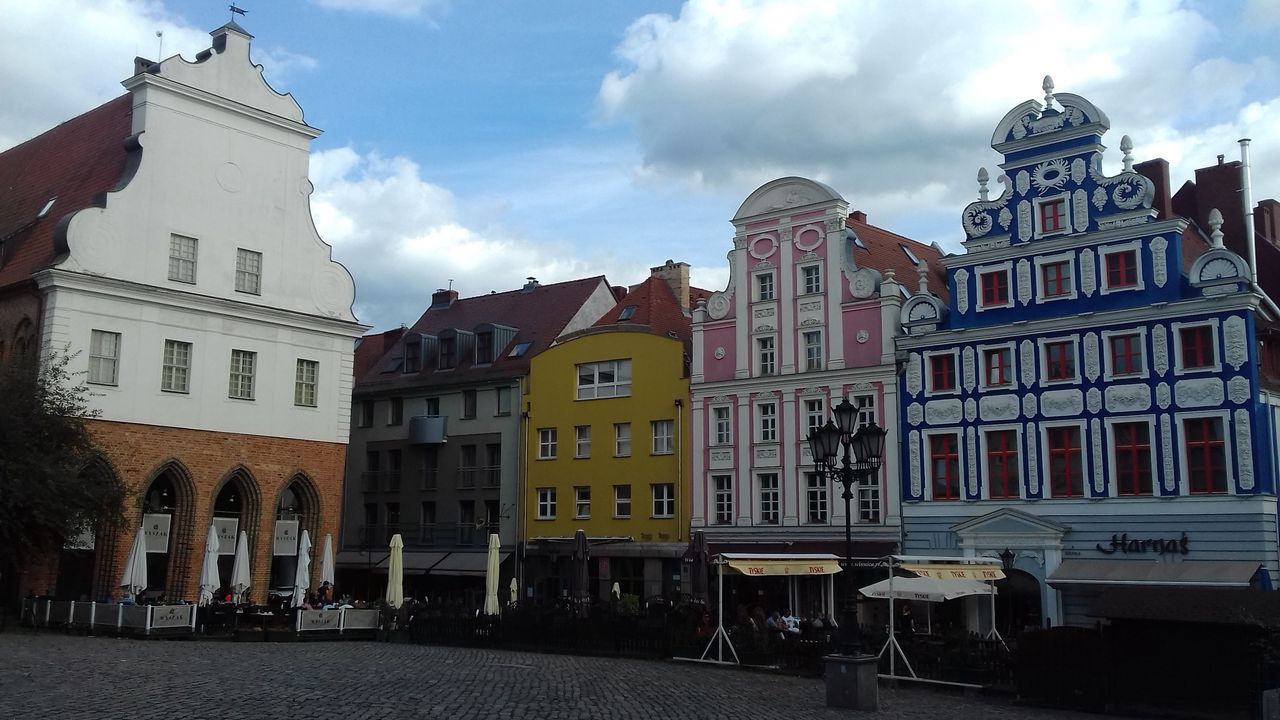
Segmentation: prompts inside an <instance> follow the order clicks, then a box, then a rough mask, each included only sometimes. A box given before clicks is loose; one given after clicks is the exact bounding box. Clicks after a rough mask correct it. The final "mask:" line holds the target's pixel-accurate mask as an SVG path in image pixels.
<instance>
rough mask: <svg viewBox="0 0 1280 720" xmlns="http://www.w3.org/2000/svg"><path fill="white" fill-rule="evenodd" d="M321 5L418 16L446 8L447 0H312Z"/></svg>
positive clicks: (356, 10)
mask: <svg viewBox="0 0 1280 720" xmlns="http://www.w3.org/2000/svg"><path fill="white" fill-rule="evenodd" d="M313 1H314V2H315V3H316V4H317V5H320V6H321V7H327V8H332V9H334V10H347V11H351V12H361V13H372V14H375V15H390V16H392V17H403V18H408V17H419V16H422V15H427V14H429V13H430V12H433V11H445V10H447V9H448V5H449V3H448V0H313Z"/></svg>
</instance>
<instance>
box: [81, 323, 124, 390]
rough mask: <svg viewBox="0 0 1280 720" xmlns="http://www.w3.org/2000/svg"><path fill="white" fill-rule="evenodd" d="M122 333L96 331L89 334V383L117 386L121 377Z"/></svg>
mask: <svg viewBox="0 0 1280 720" xmlns="http://www.w3.org/2000/svg"><path fill="white" fill-rule="evenodd" d="M119 364H120V333H113V332H107V331H105V330H94V331H92V332H90V333H89V382H91V383H93V384H94V385H115V384H116V381H117V379H118V378H117V376H118V375H119Z"/></svg>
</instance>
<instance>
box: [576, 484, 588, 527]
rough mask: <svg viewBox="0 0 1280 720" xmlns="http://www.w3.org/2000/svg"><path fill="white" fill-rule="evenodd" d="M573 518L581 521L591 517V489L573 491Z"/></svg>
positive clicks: (577, 488)
mask: <svg viewBox="0 0 1280 720" xmlns="http://www.w3.org/2000/svg"><path fill="white" fill-rule="evenodd" d="M573 516H574V517H575V518H579V519H582V518H589V517H591V488H590V487H576V488H574V489H573Z"/></svg>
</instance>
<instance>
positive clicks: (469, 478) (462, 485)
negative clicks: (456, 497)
mask: <svg viewBox="0 0 1280 720" xmlns="http://www.w3.org/2000/svg"><path fill="white" fill-rule="evenodd" d="M479 470H480V468H474V467H462V468H458V489H459V490H474V489H475V487H476V475H477V474H478V471H479Z"/></svg>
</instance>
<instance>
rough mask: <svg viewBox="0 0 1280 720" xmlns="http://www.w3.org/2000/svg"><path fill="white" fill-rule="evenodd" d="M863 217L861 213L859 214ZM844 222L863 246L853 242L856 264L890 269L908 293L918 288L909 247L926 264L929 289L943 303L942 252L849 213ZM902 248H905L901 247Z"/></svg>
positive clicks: (944, 295)
mask: <svg viewBox="0 0 1280 720" xmlns="http://www.w3.org/2000/svg"><path fill="white" fill-rule="evenodd" d="M862 217H865V216H862ZM845 226H846V227H848V228H849V229H851V230H853V232H854V233H855V234H857V236H858V239H859V240H861V241H862V245H863V246H865V247H858V246H857V244H854V245H853V261H854V262H856V263H857V264H858V267H869V268H873V269H875V270H878V271H880V274H881V275H883V274H884V273H885V271H886V270H893V272H894V275H895V277H894V280H896V281H897V282H899V283H901V284H902V285H903V286H905V287H906V288H907V291H908V292H910V293H911V294H912V295H914V294H916V293H917V292H919V290H920V271H919V270H918V269H917V266H916V264H915V263H914V262H912V261H911V258H910V257H909V256H908V255H907V253H906V250H910V251H911V253H912V254H913V255H915V256H916V257H917V258H918V259H919V260H920V262H922V263H927V264H928V266H929V292H930V293H931V294H933V295H935V296H937V297H938V298H939V299H941V300H942V301H943V302H944V303H945V302H946V301H947V271H946V269H944V268H943V267H942V262H941V260H942V252H941V251H940V250H938V249H937V248H935V247H934V246H932V245H925V244H924V243H922V242H918V241H916V240H912V239H911V238H908V237H903V236H902V235H898V234H897V233H892V232H889V231H888V230H885V229H883V228H878V227H876V226H875V225H871V224H869V223H867V222H866V220H865V219H857V218H855V217H854V216H853V215H852V214H851V215H850V217H849V218H848V219H846V220H845ZM904 248H905V249H906V250H904Z"/></svg>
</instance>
